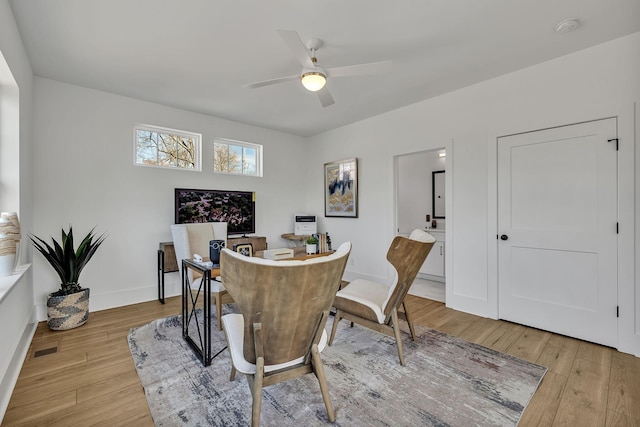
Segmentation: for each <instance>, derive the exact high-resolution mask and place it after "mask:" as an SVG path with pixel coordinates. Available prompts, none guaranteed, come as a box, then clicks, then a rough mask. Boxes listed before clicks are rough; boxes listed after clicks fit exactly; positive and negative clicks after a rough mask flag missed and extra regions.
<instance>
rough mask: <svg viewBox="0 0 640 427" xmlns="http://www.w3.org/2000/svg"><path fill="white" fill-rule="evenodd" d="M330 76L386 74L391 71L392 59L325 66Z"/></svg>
mask: <svg viewBox="0 0 640 427" xmlns="http://www.w3.org/2000/svg"><path fill="white" fill-rule="evenodd" d="M325 70H326V71H327V74H328V75H329V77H345V76H364V75H375V74H384V73H388V72H389V71H391V61H380V62H369V63H368V64H357V65H346V66H344V67H332V68H325Z"/></svg>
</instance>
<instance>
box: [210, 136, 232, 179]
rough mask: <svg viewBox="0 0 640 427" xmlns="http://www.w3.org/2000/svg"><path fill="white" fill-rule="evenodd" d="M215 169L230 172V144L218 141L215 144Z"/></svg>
mask: <svg viewBox="0 0 640 427" xmlns="http://www.w3.org/2000/svg"><path fill="white" fill-rule="evenodd" d="M213 170H214V171H215V172H229V145H228V144H222V143H219V142H216V143H214V144H213Z"/></svg>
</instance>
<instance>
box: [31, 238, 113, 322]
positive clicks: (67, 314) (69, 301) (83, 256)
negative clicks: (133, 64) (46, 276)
mask: <svg viewBox="0 0 640 427" xmlns="http://www.w3.org/2000/svg"><path fill="white" fill-rule="evenodd" d="M94 230H95V228H92V229H91V231H89V234H87V235H86V237H85V238H84V239H82V242H81V243H80V245H79V246H78V248H77V249H74V247H73V230H72V228H71V226H69V233H65V231H64V228H63V229H62V240H61V241H60V243H58V242H57V241H56V240H55V239H54V238H53V237H52V238H51V240H52V242H53V247H52V246H50V245H49V244H48V243H47V242H45V241H44V240H42V239H41V238H39V237H37V236H34V235H30V236H29V238H30V239H31V243H32V244H33V246H34V247H35V248H36V249H37V250H38V252H40V253H41V254H42V255H43V256H44V257H45V259H46V260H47V261H48V262H49V264H50V265H51V267H53V269H54V270H55V271H56V273H57V274H58V276H59V277H60V289H59V290H57V291H56V292H53V293H51V294H49V296H48V298H47V318H48V320H47V325H48V326H49V328H51V329H53V330H56V331H60V330H67V329H72V328H77V327H78V326H82V325H84V324H85V323H86V321H87V319H89V289H88V288H82V287H81V286H80V282H79V281H78V280H79V278H80V273H81V272H82V269H83V268H84V267H85V266H86V265H87V263H88V262H89V260H90V259H91V257H93V255H94V254H95V253H96V250H98V247H100V245H101V244H102V242H103V241H104V239H105V238H106V236H105V235H104V234H102V235H100V236H96V235H95V233H94Z"/></svg>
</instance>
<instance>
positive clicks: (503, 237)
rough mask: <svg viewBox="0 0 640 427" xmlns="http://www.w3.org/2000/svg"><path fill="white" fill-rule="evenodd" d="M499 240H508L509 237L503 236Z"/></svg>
mask: <svg viewBox="0 0 640 427" xmlns="http://www.w3.org/2000/svg"><path fill="white" fill-rule="evenodd" d="M500 239H501V240H508V239H509V236H507V235H506V234H503V235H502V236H500Z"/></svg>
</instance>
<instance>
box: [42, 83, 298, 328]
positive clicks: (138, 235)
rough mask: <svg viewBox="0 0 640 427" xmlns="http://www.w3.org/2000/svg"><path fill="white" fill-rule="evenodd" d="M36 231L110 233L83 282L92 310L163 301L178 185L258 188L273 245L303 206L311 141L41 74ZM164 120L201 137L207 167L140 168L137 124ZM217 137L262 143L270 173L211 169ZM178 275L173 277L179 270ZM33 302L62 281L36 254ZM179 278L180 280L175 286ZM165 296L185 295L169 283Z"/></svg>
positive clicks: (262, 225)
mask: <svg viewBox="0 0 640 427" xmlns="http://www.w3.org/2000/svg"><path fill="white" fill-rule="evenodd" d="M34 120H35V130H34V148H35V150H36V152H37V155H36V156H35V162H34V171H33V174H34V179H35V182H36V183H37V186H36V188H35V191H34V228H33V230H30V231H33V232H34V233H35V234H36V235H38V236H41V237H43V238H48V236H51V235H54V236H55V237H56V238H58V239H59V235H60V229H61V227H65V228H66V227H67V226H68V225H69V224H71V225H73V227H74V233H76V235H77V236H78V237H80V234H83V235H84V234H85V233H87V232H88V231H89V230H90V229H91V227H93V226H97V230H98V231H99V232H107V233H108V237H107V240H106V241H105V243H104V244H103V246H102V247H101V248H100V249H99V250H98V252H97V253H96V255H95V258H94V260H92V262H91V263H89V264H88V266H87V267H86V269H85V270H84V272H83V273H82V276H81V278H80V281H81V285H82V286H84V287H89V288H90V289H91V299H90V310H92V311H95V310H101V309H105V308H111V307H115V306H121V305H126V304H131V303H136V302H140V301H147V300H152V299H154V298H155V297H156V292H157V291H156V289H157V288H156V251H157V249H158V243H159V242H163V241H171V235H170V231H169V225H170V224H172V223H174V188H200V189H221V190H245V191H255V192H256V229H257V233H256V234H258V235H262V236H266V237H267V242H268V244H269V245H270V247H281V246H286V242H285V241H283V240H282V239H281V238H280V235H281V234H282V233H287V232H291V231H292V229H293V213H294V212H302V211H304V210H305V203H306V201H305V199H304V197H303V196H302V195H303V194H304V192H305V189H306V188H305V186H304V181H305V169H306V165H305V162H301V161H300V159H302V158H306V154H305V150H306V146H305V144H304V143H302V141H301V139H300V138H299V137H295V136H291V135H287V134H283V133H279V132H273V131H267V130H265V129H261V128H257V127H253V126H248V125H244V124H240V123H235V122H231V121H227V120H223V119H218V118H213V117H209V116H204V115H200V114H195V113H191V112H187V111H183V110H178V109H173V108H168V107H164V106H160V105H157V104H152V103H148V102H143V101H139V100H135V99H131V98H126V97H122V96H117V95H113V94H108V93H105V92H99V91H96V90H90V89H86V88H82V87H78V86H73V85H69V84H65V83H60V82H56V81H53V80H48V79H43V78H36V79H35V112H34ZM136 123H144V124H150V125H157V126H164V127H169V128H173V129H179V130H186V131H191V132H197V133H201V134H202V135H203V162H202V165H203V167H202V169H203V171H202V172H191V171H178V170H165V169H160V168H152V167H140V166H134V165H133V126H134V125H135V124H136ZM216 137H223V138H230V139H234V140H240V141H247V142H253V143H257V144H263V145H264V177H263V178H256V177H242V176H232V175H222V174H214V173H213V172H212V156H213V139H214V138H216ZM174 275H175V274H174ZM34 280H35V303H36V305H37V306H38V318H39V319H45V318H46V314H45V311H44V304H45V300H46V296H47V294H48V293H49V292H51V291H54V290H56V289H57V286H58V284H59V282H58V280H57V279H56V276H55V275H54V273H53V271H52V269H51V268H50V267H49V265H48V264H46V263H45V262H44V261H43V259H42V257H41V256H39V255H35V256H34ZM171 283H174V284H175V285H173V286H172V285H171ZM169 284H170V286H169V288H168V289H167V291H166V292H167V296H170V295H175V294H178V293H179V286H178V284H177V280H174V281H173V282H172V281H171V280H169Z"/></svg>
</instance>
